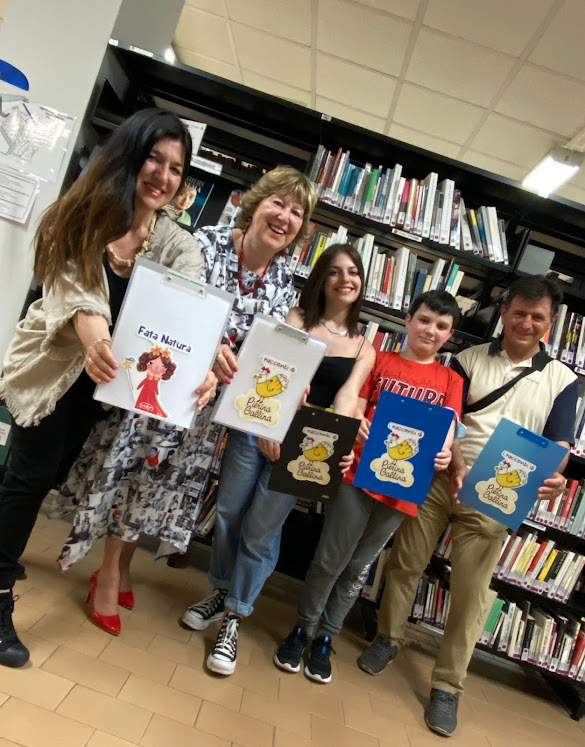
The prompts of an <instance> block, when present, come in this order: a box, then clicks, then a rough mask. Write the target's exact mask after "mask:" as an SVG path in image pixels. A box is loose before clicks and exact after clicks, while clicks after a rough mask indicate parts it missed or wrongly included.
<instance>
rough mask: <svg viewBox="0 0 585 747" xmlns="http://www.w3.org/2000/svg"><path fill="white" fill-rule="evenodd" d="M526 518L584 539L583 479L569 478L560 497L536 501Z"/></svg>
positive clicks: (584, 497)
mask: <svg viewBox="0 0 585 747" xmlns="http://www.w3.org/2000/svg"><path fill="white" fill-rule="evenodd" d="M527 518H528V519H530V520H531V521H535V522H537V523H538V524H544V526H549V527H554V528H555V529H561V530H562V531H563V532H568V533H569V534H573V535H575V536H576V537H584V538H585V479H582V480H574V479H572V478H569V479H568V480H567V485H566V487H565V489H564V490H563V492H562V493H561V495H558V496H557V497H556V498H551V499H550V500H548V499H547V500H543V501H537V502H536V503H535V504H534V506H533V507H532V509H531V510H530V513H529V514H528V517H527Z"/></svg>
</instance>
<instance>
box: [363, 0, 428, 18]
mask: <svg viewBox="0 0 585 747" xmlns="http://www.w3.org/2000/svg"><path fill="white" fill-rule="evenodd" d="M358 2H359V3H361V5H369V6H370V7H371V8H377V9H378V10H383V11H385V12H386V13H392V14H393V15H395V16H400V17H401V18H408V19H409V20H410V21H413V20H414V18H415V16H416V11H417V10H418V5H419V0H358Z"/></svg>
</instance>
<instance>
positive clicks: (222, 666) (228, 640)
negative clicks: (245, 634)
mask: <svg viewBox="0 0 585 747" xmlns="http://www.w3.org/2000/svg"><path fill="white" fill-rule="evenodd" d="M241 619H242V618H241V617H238V616H237V615H226V616H225V617H224V618H223V622H222V624H221V628H220V629H219V633H218V635H217V641H216V642H215V646H214V647H213V651H212V652H211V653H210V654H209V656H208V657H207V668H208V669H210V670H211V671H212V672H215V673H216V674H225V675H228V674H233V673H234V672H235V670H236V657H237V655H238V630H239V627H240V622H241Z"/></svg>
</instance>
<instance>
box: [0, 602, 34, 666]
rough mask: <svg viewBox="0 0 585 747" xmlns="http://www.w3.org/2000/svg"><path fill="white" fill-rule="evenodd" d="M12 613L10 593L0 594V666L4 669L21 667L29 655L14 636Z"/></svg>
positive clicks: (12, 606) (12, 605) (12, 603)
mask: <svg viewBox="0 0 585 747" xmlns="http://www.w3.org/2000/svg"><path fill="white" fill-rule="evenodd" d="M16 599H18V597H16ZM13 612H14V598H13V597H12V592H11V591H9V592H6V593H5V594H0V664H2V665H3V666H5V667H22V666H24V665H25V664H26V662H27V661H28V660H29V658H30V653H29V650H28V648H27V647H26V646H25V645H24V643H22V642H21V640H20V639H19V637H18V636H17V634H16V630H15V629H14V624H13V623H12V613H13Z"/></svg>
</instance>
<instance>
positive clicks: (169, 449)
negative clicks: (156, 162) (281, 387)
mask: <svg viewBox="0 0 585 747" xmlns="http://www.w3.org/2000/svg"><path fill="white" fill-rule="evenodd" d="M194 238H195V240H196V241H197V242H198V243H199V245H200V247H201V251H202V253H203V256H204V258H205V269H204V271H203V274H202V280H204V281H205V282H207V283H208V284H210V285H212V286H215V287H216V288H221V289H223V290H226V291H228V292H230V293H232V294H233V295H234V296H235V301H234V304H233V308H232V311H231V314H230V317H229V320H228V325H227V328H226V334H225V338H224V342H225V343H226V344H229V345H230V346H231V347H232V349H233V350H236V351H237V350H238V349H239V347H240V345H241V343H242V341H243V339H244V336H245V335H246V332H247V331H248V330H249V328H250V325H251V324H252V320H253V319H254V316H255V314H258V313H262V314H270V315H272V316H274V317H276V318H277V319H279V320H280V321H284V319H285V317H286V315H287V313H288V309H289V307H290V305H291V303H292V300H293V296H294V288H293V280H292V276H291V274H290V272H289V271H288V268H287V267H286V264H285V260H284V258H283V257H277V258H276V259H275V260H274V261H273V262H272V264H271V265H270V267H269V268H268V270H267V272H266V275H265V276H264V278H263V280H262V282H261V283H260V284H259V285H258V287H257V288H254V286H255V285H256V283H257V282H258V280H259V278H258V276H257V275H255V274H254V273H251V272H249V271H248V270H247V269H246V268H245V267H242V271H241V281H242V285H243V287H244V291H245V290H246V289H254V290H253V291H251V292H249V293H246V292H244V291H243V290H242V289H241V288H240V283H239V282H238V256H237V253H236V249H235V246H234V242H233V238H232V229H231V228H230V227H229V226H221V225H220V226H209V227H206V228H201V229H200V230H198V231H196V232H195V234H194ZM194 321H195V322H199V323H201V324H204V323H205V321H204V320H203V319H202V320H194ZM214 405H215V402H210V403H209V404H208V405H207V406H206V407H205V408H204V410H203V411H202V412H201V413H200V414H199V416H198V417H197V420H196V422H195V425H194V426H193V428H190V429H183V428H178V427H176V426H173V425H170V424H168V423H165V422H163V421H160V420H155V419H153V418H149V417H148V416H147V415H139V414H137V413H132V412H126V411H124V410H118V409H113V410H112V413H111V415H110V416H109V417H108V418H107V419H105V420H102V421H101V422H99V423H98V424H97V425H96V426H95V427H94V429H93V431H92V432H91V434H90V436H89V438H88V440H87V442H86V443H85V445H84V447H83V449H82V451H81V453H80V455H79V458H78V459H77V461H76V463H75V464H74V465H73V467H72V469H71V472H70V473H69V476H68V477H67V479H66V481H65V483H64V484H63V486H62V488H61V496H62V500H63V501H64V502H67V503H69V504H71V503H73V504H74V505H75V506H76V507H77V509H76V513H75V517H74V521H73V527H72V529H71V533H70V535H69V537H68V538H67V540H66V542H65V545H64V547H63V550H62V552H61V555H60V557H59V563H60V565H61V567H62V568H63V569H64V570H65V569H67V568H68V567H69V566H71V565H72V564H73V563H74V562H75V561H77V560H79V559H80V558H82V557H84V556H85V555H86V553H87V552H88V551H89V550H90V548H91V545H92V543H93V542H94V541H95V540H96V539H98V538H100V537H104V536H112V537H118V538H119V539H122V540H125V541H127V542H135V541H136V540H138V538H139V536H140V534H141V533H144V534H148V535H151V536H154V537H158V538H159V539H160V540H161V541H162V542H164V543H165V544H164V552H163V553H162V554H166V553H168V552H175V551H179V552H185V551H186V549H187V546H188V544H189V541H190V539H191V533H192V532H193V529H194V527H195V521H196V519H197V515H198V513H199V509H200V506H201V502H202V498H203V495H204V492H205V488H206V486H207V482H208V478H209V469H210V466H211V463H212V459H213V456H214V453H215V450H216V447H217V445H218V442H219V440H220V439H221V438H222V437H223V433H224V431H225V429H224V427H223V426H221V425H218V424H216V423H213V422H211V412H212V410H213V407H214ZM159 554H161V553H159Z"/></svg>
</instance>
